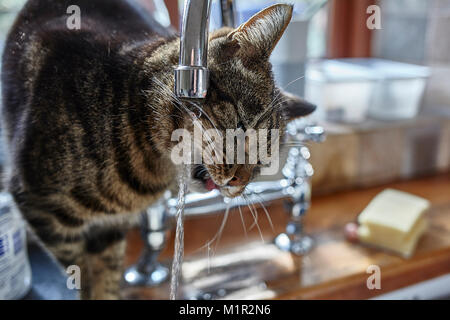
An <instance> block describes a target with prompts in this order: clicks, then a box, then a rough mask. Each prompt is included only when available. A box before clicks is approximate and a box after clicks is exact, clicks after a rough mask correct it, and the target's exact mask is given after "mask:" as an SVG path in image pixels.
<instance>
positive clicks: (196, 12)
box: [174, 0, 212, 99]
mask: <svg viewBox="0 0 450 320" xmlns="http://www.w3.org/2000/svg"><path fill="white" fill-rule="evenodd" d="M211 1H212V0H186V2H185V5H184V13H183V22H182V26H181V35H180V59H179V64H178V67H177V68H176V69H175V88H174V91H175V95H176V96H177V97H180V98H194V99H202V98H205V97H206V93H207V92H208V85H209V70H208V34H209V16H210V13H211Z"/></svg>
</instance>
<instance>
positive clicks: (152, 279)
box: [123, 262, 169, 287]
mask: <svg viewBox="0 0 450 320" xmlns="http://www.w3.org/2000/svg"><path fill="white" fill-rule="evenodd" d="M123 277H124V280H125V282H126V283H127V284H128V285H130V286H137V287H155V286H158V285H160V284H161V283H163V282H165V281H166V280H167V279H169V268H166V267H165V266H163V265H162V264H161V263H159V262H156V263H154V264H153V265H152V267H151V268H150V270H147V271H146V272H142V271H141V270H139V268H138V266H137V265H133V266H131V267H129V268H128V269H127V270H125V273H124V275H123Z"/></svg>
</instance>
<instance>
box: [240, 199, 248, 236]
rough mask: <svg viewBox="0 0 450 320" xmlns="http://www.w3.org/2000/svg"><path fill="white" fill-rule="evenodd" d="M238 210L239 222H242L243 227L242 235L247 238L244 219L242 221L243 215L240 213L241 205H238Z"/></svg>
mask: <svg viewBox="0 0 450 320" xmlns="http://www.w3.org/2000/svg"><path fill="white" fill-rule="evenodd" d="M238 210H239V216H240V218H241V222H242V228H243V229H244V235H245V237H246V238H247V237H248V235H247V227H246V226H245V221H244V215H243V214H242V210H241V205H238Z"/></svg>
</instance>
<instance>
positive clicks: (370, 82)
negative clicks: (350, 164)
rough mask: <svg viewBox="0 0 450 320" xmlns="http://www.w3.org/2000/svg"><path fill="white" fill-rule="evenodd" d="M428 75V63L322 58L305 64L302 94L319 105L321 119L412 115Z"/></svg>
mask: <svg viewBox="0 0 450 320" xmlns="http://www.w3.org/2000/svg"><path fill="white" fill-rule="evenodd" d="M428 76H429V69H428V68H427V67H423V66H417V65H412V64H406V63H399V62H394V61H388V60H382V59H374V58H352V59H335V60H323V61H319V62H313V63H311V64H309V66H308V68H307V71H306V89H305V97H306V99H307V100H309V101H311V102H313V103H316V104H317V105H318V107H319V108H318V112H317V115H316V116H318V117H319V118H321V119H324V118H327V119H329V120H337V121H343V122H361V121H363V120H365V119H366V118H367V117H371V118H376V119H382V120H396V119H407V118H413V117H415V116H416V115H417V113H418V112H419V109H420V102H421V99H422V95H423V92H424V90H425V85H426V79H427V77H428Z"/></svg>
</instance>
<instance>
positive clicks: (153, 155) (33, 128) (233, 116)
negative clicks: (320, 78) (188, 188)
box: [2, 0, 311, 299]
mask: <svg viewBox="0 0 450 320" xmlns="http://www.w3.org/2000/svg"><path fill="white" fill-rule="evenodd" d="M130 1H131V0H130ZM70 5H78V6H79V7H80V8H81V14H82V16H81V19H82V20H81V22H82V24H81V30H69V29H67V27H66V19H67V17H68V16H67V14H66V10H67V7H68V6H70ZM291 10H292V8H291V7H290V6H286V5H280V6H276V7H272V8H269V9H267V10H266V11H264V12H262V13H260V15H259V16H257V17H254V18H253V20H251V21H250V22H249V24H248V25H247V26H243V27H241V28H240V29H237V30H235V31H232V30H231V29H222V30H220V31H218V32H216V33H215V34H213V35H212V36H211V39H210V49H209V59H208V60H209V61H208V63H209V68H210V70H211V89H210V90H209V93H208V97H207V98H206V99H205V101H202V102H199V103H200V105H201V108H202V114H203V115H204V116H203V117H201V121H202V123H203V125H204V127H205V128H209V127H212V126H216V127H217V128H218V129H219V130H225V129H227V128H236V127H238V126H241V127H244V128H249V127H253V126H258V127H262V128H280V129H282V128H284V125H285V121H286V117H285V115H286V114H289V112H294V113H295V112H296V114H295V115H296V116H297V115H302V114H305V113H307V112H309V111H311V110H310V109H311V108H310V106H308V105H304V104H301V103H300V101H299V100H297V101H295V100H292V99H291V100H287V99H285V100H280V98H279V97H283V95H282V94H281V93H280V91H279V90H277V89H276V88H275V86H274V83H273V79H272V74H271V71H270V70H271V67H270V63H269V62H268V56H269V55H270V52H271V50H272V49H273V46H274V45H275V44H276V42H277V41H278V39H279V38H280V36H281V34H282V32H283V31H284V29H285V27H286V25H287V24H288V22H289V20H290V17H291ZM255 22H258V23H255ZM262 35H264V36H262ZM178 55H179V39H178V37H176V36H174V35H172V34H171V33H170V32H169V31H167V30H165V29H163V28H162V27H160V26H159V25H158V24H157V23H155V22H154V21H152V20H151V18H148V17H146V18H144V17H143V16H142V15H141V14H138V13H137V11H135V10H134V8H132V7H131V6H130V5H129V1H125V0H58V1H55V0H30V1H28V3H27V4H26V5H25V7H24V8H23V10H22V11H21V13H20V14H19V16H18V18H17V20H16V22H15V24H14V26H13V28H12V30H11V32H10V34H9V37H8V40H7V43H6V47H5V51H4V55H3V70H2V85H3V109H2V116H3V131H4V135H5V142H6V145H7V155H8V166H7V168H6V170H5V186H6V187H7V189H8V190H9V191H10V192H11V193H12V194H13V196H14V199H15V201H16V203H17V205H18V207H19V208H20V211H21V212H22V214H23V215H24V217H25V218H26V219H27V221H28V223H29V225H30V226H31V228H32V229H33V230H34V232H35V233H36V235H37V236H38V237H39V239H40V240H41V241H42V242H43V243H44V244H45V246H46V247H47V248H48V249H49V250H50V251H51V252H52V253H53V254H54V255H55V257H56V258H57V259H58V260H59V261H60V262H61V263H62V264H63V265H72V264H76V265H78V266H80V267H81V271H82V290H81V297H82V298H84V299H114V298H117V297H118V296H119V280H120V277H121V272H122V260H123V255H124V250H125V242H124V232H125V231H126V228H127V227H128V226H129V225H131V224H132V223H133V222H134V221H135V220H136V216H137V213H139V212H140V211H142V210H143V209H145V208H146V207H147V206H149V205H150V204H151V203H152V202H153V201H155V199H157V198H158V197H159V196H160V195H161V194H162V193H163V192H164V191H165V190H166V189H168V188H171V187H172V186H173V185H174V183H175V180H176V179H174V177H175V175H176V168H175V166H174V165H173V164H172V162H171V160H170V154H169V151H170V149H171V147H172V146H173V142H171V141H170V137H171V133H172V131H173V130H175V129H177V128H182V127H186V128H190V126H191V125H192V122H191V118H190V115H189V113H188V110H189V108H192V106H189V105H188V106H187V107H180V104H179V103H178V102H177V101H176V98H175V97H174V96H173V95H172V94H171V91H172V88H173V67H174V66H175V65H176V64H177V63H178ZM280 101H281V102H280ZM274 104H277V107H275V106H274ZM279 105H282V107H283V108H281V107H280V106H279ZM293 106H295V107H296V108H293ZM270 108H271V109H270ZM192 111H193V112H195V113H197V111H196V110H195V109H193V110H192ZM268 111H269V112H268ZM262 115H264V116H262ZM255 167H256V166H255V165H242V166H238V165H236V166H227V165H222V166H209V167H208V166H206V169H207V170H208V171H209V174H210V175H211V177H212V179H214V181H215V182H216V183H217V184H218V185H222V184H223V183H224V182H225V184H226V181H229V180H230V179H231V178H232V177H234V176H239V177H241V178H242V180H243V181H242V184H241V185H240V186H239V188H237V189H235V190H234V192H235V194H236V195H237V194H238V193H239V192H241V191H242V189H243V187H245V185H246V184H247V183H248V182H249V180H250V179H251V178H252V177H253V175H254V173H253V172H254V169H255Z"/></svg>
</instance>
